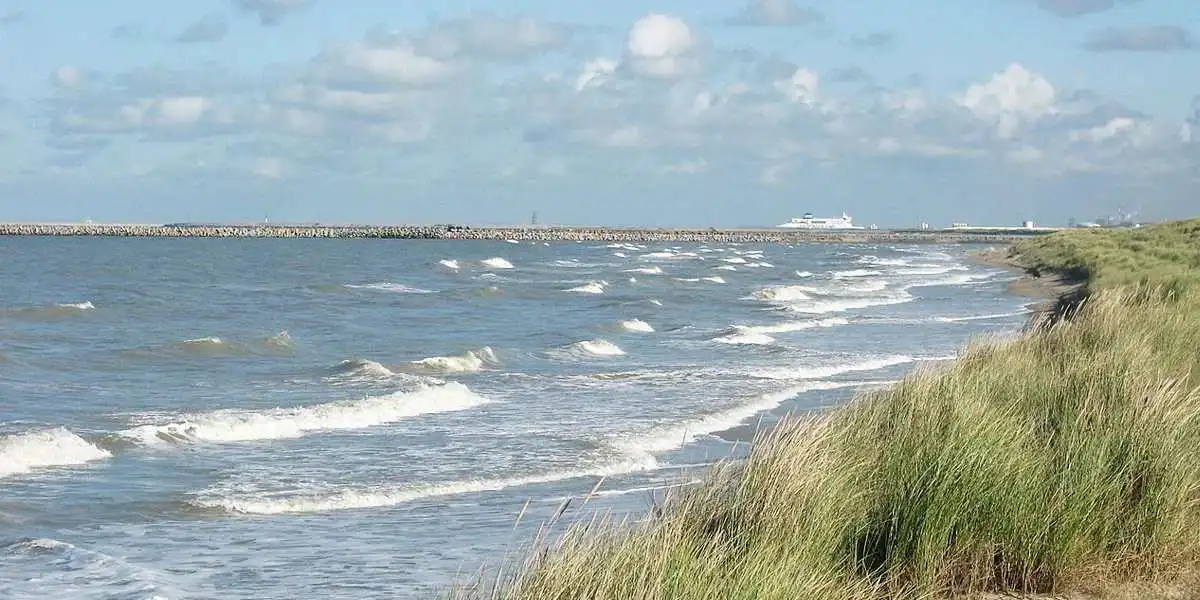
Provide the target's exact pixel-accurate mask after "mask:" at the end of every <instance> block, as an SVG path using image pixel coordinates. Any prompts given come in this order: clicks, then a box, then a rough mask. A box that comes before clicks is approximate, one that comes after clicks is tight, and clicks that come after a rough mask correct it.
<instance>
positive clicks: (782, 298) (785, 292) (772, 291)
mask: <svg viewBox="0 0 1200 600" xmlns="http://www.w3.org/2000/svg"><path fill="white" fill-rule="evenodd" d="M808 292H809V288H806V287H804V286H799V285H782V286H776V287H769V288H763V289H761V290H758V291H756V292H754V293H753V294H751V296H752V297H753V298H754V299H755V300H762V301H764V302H796V301H799V300H808V299H810V296H809V295H808Z"/></svg>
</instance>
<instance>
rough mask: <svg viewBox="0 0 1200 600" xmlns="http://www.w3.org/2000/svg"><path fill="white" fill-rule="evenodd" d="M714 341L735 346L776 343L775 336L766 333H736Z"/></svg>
mask: <svg viewBox="0 0 1200 600" xmlns="http://www.w3.org/2000/svg"><path fill="white" fill-rule="evenodd" d="M713 341H714V342H719V343H722V344H731V345H735V346H769V345H771V344H774V343H775V338H773V337H771V336H769V335H767V334H765V333H735V334H732V335H726V336H723V337H719V338H715V339H713Z"/></svg>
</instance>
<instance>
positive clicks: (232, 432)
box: [120, 383, 488, 445]
mask: <svg viewBox="0 0 1200 600" xmlns="http://www.w3.org/2000/svg"><path fill="white" fill-rule="evenodd" d="M487 402H488V401H487V399H485V398H482V397H480V396H478V395H476V394H475V393H474V392H472V391H471V390H470V389H469V388H467V386H465V385H462V384H459V383H447V384H444V385H437V386H428V385H426V386H422V387H421V388H418V389H417V390H414V391H411V392H398V393H395V394H389V395H386V396H376V397H367V398H364V399H362V400H354V401H339V402H330V403H327V404H317V405H314V406H303V407H298V408H274V409H269V410H220V411H214V412H209V413H202V414H195V415H190V416H186V417H185V418H184V419H183V420H180V421H176V422H173V423H164V424H161V425H142V426H140V427H134V428H132V429H128V430H125V431H122V432H120V435H121V436H122V437H125V438H128V439H131V440H134V441H136V442H140V443H142V444H146V445H158V444H163V443H176V444H178V443H187V442H218V443H221V442H252V441H261V440H277V439H288V438H298V437H303V436H305V435H308V434H310V433H316V432H321V431H336V430H341V429H363V428H367V427H374V426H377V425H384V424H387V423H392V422H395V421H400V420H403V419H407V418H411V417H416V416H420V415H426V414H434V413H441V412H452V411H459V410H467V409H470V408H474V407H476V406H480V405H482V404H485V403H487Z"/></svg>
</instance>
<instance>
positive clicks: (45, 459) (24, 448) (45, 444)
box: [0, 427, 112, 479]
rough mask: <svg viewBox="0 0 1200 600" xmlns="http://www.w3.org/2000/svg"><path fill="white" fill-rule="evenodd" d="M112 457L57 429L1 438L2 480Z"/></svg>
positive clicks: (105, 451)
mask: <svg viewBox="0 0 1200 600" xmlns="http://www.w3.org/2000/svg"><path fill="white" fill-rule="evenodd" d="M110 456H112V453H111V452H109V451H108V450H105V449H103V448H100V447H97V446H95V445H93V444H92V443H91V442H88V441H87V440H85V439H83V438H81V437H79V436H78V435H75V434H74V433H71V432H70V431H68V430H67V429H66V428H63V427H57V428H54V429H47V430H44V431H31V432H27V433H18V434H15V435H6V436H0V479H3V478H5V477H9V476H12V475H21V474H24V473H28V472H30V471H33V470H35V469H40V468H47V467H65V466H71V465H82V464H86V463H89V462H92V461H97V460H103V459H105V458H108V457H110Z"/></svg>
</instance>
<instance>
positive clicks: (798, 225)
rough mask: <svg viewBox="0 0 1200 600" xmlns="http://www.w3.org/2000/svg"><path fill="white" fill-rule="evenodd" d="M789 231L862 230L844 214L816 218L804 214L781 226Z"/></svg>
mask: <svg viewBox="0 0 1200 600" xmlns="http://www.w3.org/2000/svg"><path fill="white" fill-rule="evenodd" d="M779 227H784V228H787V229H862V227H859V226H857V225H855V224H854V223H853V221H852V220H851V219H850V217H849V215H847V214H846V213H842V216H840V217H828V218H826V217H814V216H813V214H812V213H804V216H802V217H796V218H794V219H792V220H791V221H788V222H787V223H784V224H782V225H780V226H779Z"/></svg>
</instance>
